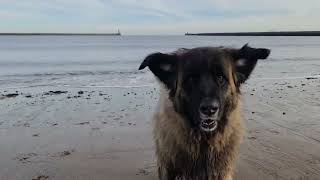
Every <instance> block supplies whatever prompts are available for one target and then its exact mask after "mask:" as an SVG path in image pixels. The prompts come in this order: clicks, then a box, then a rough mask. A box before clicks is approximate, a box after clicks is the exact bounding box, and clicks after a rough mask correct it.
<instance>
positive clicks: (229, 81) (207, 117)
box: [139, 44, 270, 180]
mask: <svg viewBox="0 0 320 180" xmlns="http://www.w3.org/2000/svg"><path fill="white" fill-rule="evenodd" d="M269 54H270V50H269V49H265V48H252V47H250V46H249V45H248V44H246V45H244V46H243V47H242V48H239V49H237V48H227V47H198V48H192V49H180V50H178V51H175V52H173V53H168V54H165V53H153V54H150V55H148V56H147V57H146V58H145V59H144V61H143V62H142V63H141V65H140V67H139V70H142V69H144V68H146V67H148V68H149V69H150V70H151V72H152V73H153V74H154V75H155V76H156V77H157V79H158V80H159V82H160V85H161V88H160V99H159V106H158V108H157V110H156V112H155V113H154V128H153V135H154V142H155V148H156V157H157V168H158V169H157V170H158V176H159V179H160V180H175V179H176V178H177V179H184V180H231V179H232V176H233V166H234V162H235V160H236V155H237V151H238V146H239V144H240V142H241V138H242V136H243V126H242V115H241V103H240V96H241V91H240V87H241V85H242V84H243V83H244V82H245V81H246V80H247V79H248V78H249V76H250V74H251V73H252V71H253V69H254V68H255V66H256V64H257V61H258V60H259V59H266V58H267V57H268V56H269Z"/></svg>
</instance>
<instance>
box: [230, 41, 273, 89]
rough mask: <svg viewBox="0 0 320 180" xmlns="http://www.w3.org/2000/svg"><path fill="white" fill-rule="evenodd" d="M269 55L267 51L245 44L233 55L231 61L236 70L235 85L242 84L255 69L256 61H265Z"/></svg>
mask: <svg viewBox="0 0 320 180" xmlns="http://www.w3.org/2000/svg"><path fill="white" fill-rule="evenodd" d="M269 54H270V50H269V49H265V48H252V47H250V46H249V45H248V44H245V45H244V46H243V47H242V48H241V49H238V50H236V51H235V52H234V54H233V61H234V65H235V70H236V76H237V84H238V86H240V85H241V84H242V83H244V82H245V81H246V80H247V79H248V78H249V76H250V74H251V73H252V71H253V69H254V68H255V66H256V64H257V61H258V59H266V58H267V57H268V56H269Z"/></svg>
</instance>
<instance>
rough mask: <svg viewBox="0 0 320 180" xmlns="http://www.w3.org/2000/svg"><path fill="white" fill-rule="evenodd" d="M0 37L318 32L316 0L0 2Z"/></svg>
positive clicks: (319, 6) (319, 9) (319, 3)
mask: <svg viewBox="0 0 320 180" xmlns="http://www.w3.org/2000/svg"><path fill="white" fill-rule="evenodd" d="M0 22H1V23H0V32H15V33H22V32H45V33H50V32H55V33H109V32H116V31H117V30H118V29H120V31H121V33H122V34H128V35H160V34H164V35H165V34H173V35H174V34H184V33H186V32H190V33H194V32H243V31H283V30H320V0H0Z"/></svg>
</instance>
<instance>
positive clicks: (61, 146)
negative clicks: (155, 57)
mask: <svg viewBox="0 0 320 180" xmlns="http://www.w3.org/2000/svg"><path fill="white" fill-rule="evenodd" d="M0 39H1V41H0V54H1V58H0V180H47V179H49V180H74V179H77V180H90V179H92V180H100V179H101V180H105V179H107V180H156V179H157V178H156V177H157V176H156V169H155V157H154V146H153V141H152V133H151V127H152V122H151V116H152V112H153V110H154V108H155V106H156V105H157V101H158V96H159V94H158V93H159V88H158V85H157V84H156V82H155V79H154V77H153V75H152V73H151V72H150V71H149V70H144V71H138V70H137V68H138V66H139V65H140V63H141V61H142V60H143V58H144V57H145V56H146V55H147V54H149V53H151V52H157V51H160V52H168V51H172V50H176V49H177V48H181V47H186V48H191V47H199V46H208V45H210V46H220V45H226V46H235V47H241V46H242V45H243V44H245V43H247V42H249V44H251V45H252V46H253V47H265V48H270V49H271V50H272V53H271V56H270V58H269V59H268V60H266V61H260V62H259V63H258V66H257V67H256V69H255V71H254V73H253V74H252V76H251V78H250V79H249V81H247V84H245V85H244V86H243V87H242V92H243V97H242V101H243V115H244V121H245V125H246V134H245V137H244V138H243V143H242V144H241V147H240V152H239V156H238V157H239V158H238V161H237V166H236V171H235V175H234V180H319V179H320V178H319V177H320V153H319V152H320V113H319V112H320V73H319V72H320V71H319V69H320V63H319V54H318V51H319V47H320V44H319V42H320V39H319V38H316V37H309V38H307V37H294V38H293V37H292V38H288V37H268V38H265V37H190V36H168V37H167V36H121V37H105V38H100V37H76V36H72V37H69V36H65V37H59V38H57V37H46V36H41V37H29V36H25V37H20V36H19V37H14V36H12V37H11V36H10V37H6V36H2V37H1V38H0Z"/></svg>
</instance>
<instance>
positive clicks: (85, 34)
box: [0, 32, 121, 36]
mask: <svg viewBox="0 0 320 180" xmlns="http://www.w3.org/2000/svg"><path fill="white" fill-rule="evenodd" d="M0 36H121V33H120V32H118V33H0Z"/></svg>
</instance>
